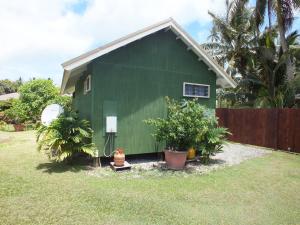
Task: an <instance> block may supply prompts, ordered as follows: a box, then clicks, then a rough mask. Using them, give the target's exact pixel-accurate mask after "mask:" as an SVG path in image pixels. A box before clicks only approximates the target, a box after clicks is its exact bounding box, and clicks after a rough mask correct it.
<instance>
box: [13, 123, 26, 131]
mask: <svg viewBox="0 0 300 225" xmlns="http://www.w3.org/2000/svg"><path fill="white" fill-rule="evenodd" d="M13 126H14V128H15V131H24V129H25V126H24V125H23V124H14V125H13Z"/></svg>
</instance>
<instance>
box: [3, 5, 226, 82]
mask: <svg viewBox="0 0 300 225" xmlns="http://www.w3.org/2000/svg"><path fill="white" fill-rule="evenodd" d="M82 1H83V0H26V1H24V0H9V1H6V0H0V30H1V34H0V44H1V48H0V49H1V51H0V76H1V78H4V77H8V78H12V79H16V78H17V77H18V76H20V75H21V76H23V77H24V78H25V79H27V78H29V77H33V76H38V75H40V76H43V77H49V76H51V77H52V78H53V79H54V80H55V82H56V83H59V82H60V79H61V76H62V69H61V67H60V64H61V63H62V62H63V61H65V60H68V59H70V58H72V57H75V56H77V55H78V54H81V53H84V52H85V51H87V50H90V49H91V48H94V47H96V46H97V45H101V44H104V43H106V42H109V41H112V40H113V39H116V38H118V37H120V36H122V35H125V34H127V33H130V32H133V31H135V30H136V29H140V28H142V27H144V26H147V25H151V24H152V23H155V22H158V21H159V20H162V19H166V18H168V17H173V18H174V19H175V20H177V21H178V22H179V23H180V24H181V25H183V26H186V25H188V24H190V23H192V22H198V23H200V24H202V25H203V24H206V23H208V22H209V21H210V18H209V16H208V14H207V11H208V10H213V11H214V12H217V13H221V12H222V11H223V10H224V0H211V1H199V0H164V1H162V0H143V1H141V0H89V1H88V2H87V7H86V9H85V11H84V12H82V13H79V14H77V13H75V12H74V11H72V9H71V8H72V7H71V6H72V5H74V4H78V3H80V2H82ZM1 78H0V79H1Z"/></svg>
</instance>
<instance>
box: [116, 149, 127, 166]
mask: <svg viewBox="0 0 300 225" xmlns="http://www.w3.org/2000/svg"><path fill="white" fill-rule="evenodd" d="M124 162H125V154H124V151H123V150H122V149H117V150H116V152H115V154H114V165H115V166H124Z"/></svg>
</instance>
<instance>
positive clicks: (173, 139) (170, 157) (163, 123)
mask: <svg viewBox="0 0 300 225" xmlns="http://www.w3.org/2000/svg"><path fill="white" fill-rule="evenodd" d="M166 101H167V108H168V115H167V118H165V119H162V118H157V119H148V120H146V121H145V122H146V124H149V125H151V126H153V127H154V133H153V136H154V137H155V139H156V140H157V141H158V142H162V141H165V143H166V145H167V149H166V150H165V151H164V153H165V160H166V164H167V166H168V167H169V168H170V169H176V170H178V169H183V168H184V166H185V162H186V158H187V151H188V149H189V148H190V147H191V146H196V145H197V144H198V143H200V142H201V141H202V139H203V135H204V131H205V127H204V126H203V125H204V124H205V123H203V120H204V117H205V116H204V111H205V108H204V107H203V106H201V105H200V104H199V103H198V102H197V99H194V100H190V101H187V100H184V101H183V102H178V101H175V100H171V99H169V98H166Z"/></svg>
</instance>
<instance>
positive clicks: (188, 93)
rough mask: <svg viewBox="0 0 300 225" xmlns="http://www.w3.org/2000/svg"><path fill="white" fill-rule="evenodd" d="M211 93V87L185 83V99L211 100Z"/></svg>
mask: <svg viewBox="0 0 300 225" xmlns="http://www.w3.org/2000/svg"><path fill="white" fill-rule="evenodd" d="M209 91H210V85H207V84H195V83H188V82H184V83H183V96H185V97H197V98H209Z"/></svg>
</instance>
